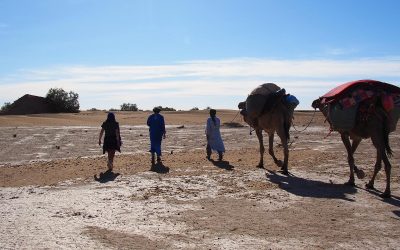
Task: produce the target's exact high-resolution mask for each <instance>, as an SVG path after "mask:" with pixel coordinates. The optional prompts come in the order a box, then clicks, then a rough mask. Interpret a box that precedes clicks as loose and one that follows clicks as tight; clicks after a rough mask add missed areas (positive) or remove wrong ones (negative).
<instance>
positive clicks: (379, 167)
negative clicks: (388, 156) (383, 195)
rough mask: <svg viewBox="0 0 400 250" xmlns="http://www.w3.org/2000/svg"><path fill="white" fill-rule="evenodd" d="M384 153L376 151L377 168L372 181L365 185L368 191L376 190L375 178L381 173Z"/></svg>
mask: <svg viewBox="0 0 400 250" xmlns="http://www.w3.org/2000/svg"><path fill="white" fill-rule="evenodd" d="M381 163H382V153H381V152H380V150H378V149H377V150H376V162H375V168H374V174H373V175H372V177H371V180H370V181H369V182H368V183H367V184H366V185H365V187H366V188H368V189H374V183H375V178H376V175H377V174H378V173H379V171H380V170H381V168H382V164H381Z"/></svg>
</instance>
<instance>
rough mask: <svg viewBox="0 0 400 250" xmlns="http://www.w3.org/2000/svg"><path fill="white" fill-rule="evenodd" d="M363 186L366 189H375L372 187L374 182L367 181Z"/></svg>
mask: <svg viewBox="0 0 400 250" xmlns="http://www.w3.org/2000/svg"><path fill="white" fill-rule="evenodd" d="M365 187H366V188H367V189H375V188H374V184H372V183H369V182H368V183H367V184H365Z"/></svg>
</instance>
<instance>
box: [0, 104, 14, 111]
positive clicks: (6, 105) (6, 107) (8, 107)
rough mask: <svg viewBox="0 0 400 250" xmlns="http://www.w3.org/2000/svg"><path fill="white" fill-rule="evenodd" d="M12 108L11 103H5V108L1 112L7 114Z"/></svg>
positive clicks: (2, 107)
mask: <svg viewBox="0 0 400 250" xmlns="http://www.w3.org/2000/svg"><path fill="white" fill-rule="evenodd" d="M11 107H12V104H11V102H5V103H4V105H3V106H1V109H0V112H6V111H8V110H9V109H10V108H11Z"/></svg>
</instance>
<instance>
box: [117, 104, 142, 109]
mask: <svg viewBox="0 0 400 250" xmlns="http://www.w3.org/2000/svg"><path fill="white" fill-rule="evenodd" d="M138 110H139V109H138V107H137V105H136V104H131V103H123V104H122V105H121V111H138Z"/></svg>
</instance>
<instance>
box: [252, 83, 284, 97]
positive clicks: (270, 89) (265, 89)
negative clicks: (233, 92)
mask: <svg viewBox="0 0 400 250" xmlns="http://www.w3.org/2000/svg"><path fill="white" fill-rule="evenodd" d="M280 89H281V88H280V87H279V86H278V85H276V84H275V83H264V84H261V85H260V86H258V87H257V88H255V89H254V90H253V91H251V93H250V95H269V94H271V93H275V92H277V91H278V90H280Z"/></svg>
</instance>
